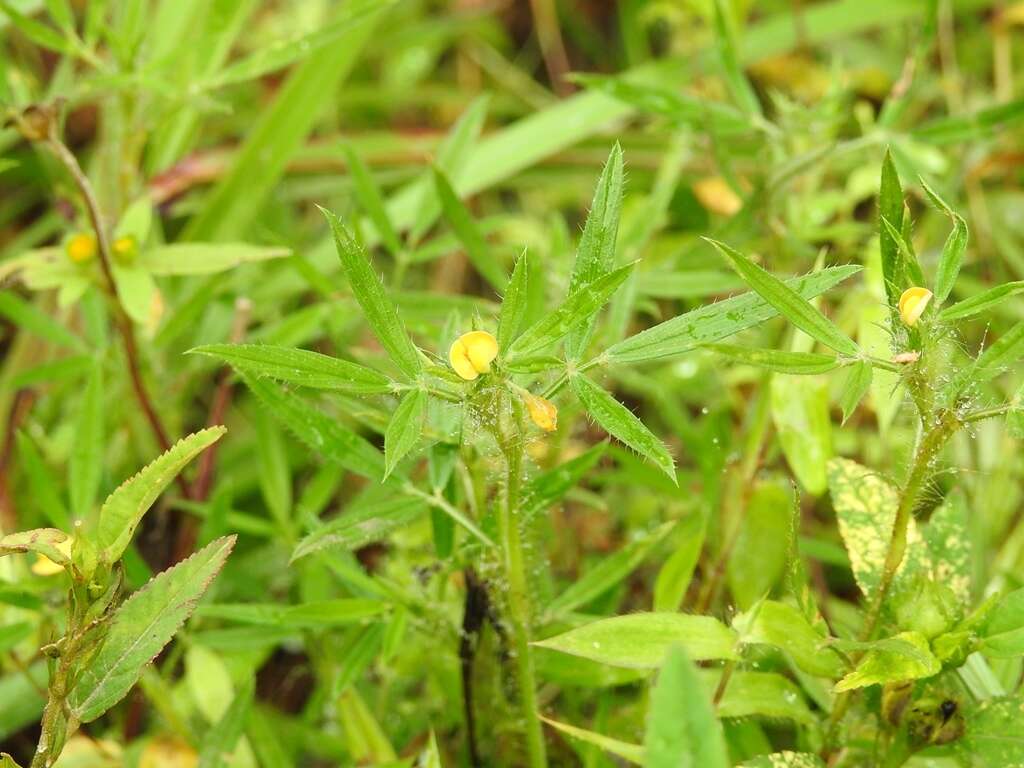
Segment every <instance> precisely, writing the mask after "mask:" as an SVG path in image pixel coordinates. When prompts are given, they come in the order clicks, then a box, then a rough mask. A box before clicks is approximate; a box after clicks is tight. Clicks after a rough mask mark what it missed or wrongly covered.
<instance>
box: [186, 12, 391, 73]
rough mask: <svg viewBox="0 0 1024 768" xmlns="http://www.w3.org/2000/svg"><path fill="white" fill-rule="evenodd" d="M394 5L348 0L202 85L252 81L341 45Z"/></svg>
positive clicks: (259, 49) (226, 68) (227, 68)
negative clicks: (324, 18)
mask: <svg viewBox="0 0 1024 768" xmlns="http://www.w3.org/2000/svg"><path fill="white" fill-rule="evenodd" d="M391 5H394V0H391V1H390V2H382V0H351V2H348V3H346V4H345V6H344V8H343V13H342V15H341V16H340V17H339V18H336V19H333V20H331V21H330V22H328V23H327V24H323V25H318V27H317V28H316V29H315V30H314V31H312V32H310V33H308V34H305V35H298V36H296V37H293V38H291V39H289V40H278V41H275V42H273V43H271V44H270V45H267V46H265V47H263V48H258V49H257V50H256V51H255V52H253V53H251V54H249V55H248V56H245V57H244V58H242V59H241V60H239V61H236V62H234V63H232V64H231V65H229V66H227V67H225V68H224V69H222V70H221V71H220V72H218V73H217V74H216V75H215V76H214V77H213V78H212V79H211V80H209V81H208V82H205V83H202V84H201V87H203V88H207V89H212V88H222V87H224V86H226V85H231V84H233V83H242V82H245V81H247V80H255V79H256V78H258V77H261V76H263V75H265V74H267V73H268V72H274V71H276V70H278V69H283V68H284V67H286V66H288V65H289V64H292V63H293V62H295V61H298V60H300V59H303V58H306V57H307V56H309V55H310V54H312V53H314V52H316V51H319V50H320V49H321V48H324V47H326V46H328V45H340V42H339V41H340V39H341V38H342V37H344V36H345V35H346V34H349V33H351V32H352V30H354V29H355V28H356V27H359V26H360V25H362V24H365V23H366V22H367V21H369V20H370V19H372V18H373V17H374V16H375V15H376V14H378V13H379V12H381V11H384V10H386V9H387V8H388V7H389V6H391Z"/></svg>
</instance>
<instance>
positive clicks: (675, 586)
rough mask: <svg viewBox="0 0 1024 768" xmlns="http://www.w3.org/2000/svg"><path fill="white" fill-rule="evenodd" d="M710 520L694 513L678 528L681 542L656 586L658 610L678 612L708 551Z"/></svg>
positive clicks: (655, 607)
mask: <svg viewBox="0 0 1024 768" xmlns="http://www.w3.org/2000/svg"><path fill="white" fill-rule="evenodd" d="M706 528H707V524H706V516H705V515H704V514H703V513H697V512H694V513H691V514H690V515H688V516H687V517H686V518H685V519H683V520H681V521H680V522H679V524H678V525H677V526H676V531H675V538H676V540H677V541H678V542H679V543H678V545H677V546H676V550H675V552H673V553H672V554H671V555H670V556H669V558H668V559H667V560H666V561H665V564H664V565H662V566H661V570H659V571H658V577H657V579H656V580H655V582H654V610H655V611H659V612H660V611H677V610H679V606H680V604H681V603H682V602H683V598H684V597H686V590H687V589H688V588H689V586H690V581H691V579H692V578H693V571H694V568H696V566H697V560H698V559H700V553H701V550H702V549H703V547H704V536H705V532H706Z"/></svg>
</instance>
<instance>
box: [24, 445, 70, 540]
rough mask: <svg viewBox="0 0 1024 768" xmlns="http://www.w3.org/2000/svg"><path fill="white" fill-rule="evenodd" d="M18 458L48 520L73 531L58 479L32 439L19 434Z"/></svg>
mask: <svg viewBox="0 0 1024 768" xmlns="http://www.w3.org/2000/svg"><path fill="white" fill-rule="evenodd" d="M17 443H18V454H17V455H18V458H19V459H20V460H21V467H22V469H23V470H24V472H25V475H26V477H27V479H28V488H29V492H30V493H31V495H32V498H33V500H34V502H35V504H36V505H37V506H38V507H39V509H40V511H41V512H42V513H43V515H44V516H45V517H46V519H47V520H48V521H49V522H50V523H51V524H52V525H54V526H56V527H57V528H60V529H62V530H65V531H70V530H71V517H70V515H68V510H67V507H66V506H65V505H64V502H63V501H62V500H61V497H60V493H59V491H58V489H59V488H60V485H58V483H57V478H56V477H55V476H54V474H53V472H52V471H51V470H50V468H49V467H48V466H47V465H46V462H45V461H44V460H43V457H42V456H40V455H39V449H38V448H36V445H35V443H34V442H33V440H32V438H30V437H29V436H28V435H26V434H25V433H24V432H20V431H19V432H18V435H17Z"/></svg>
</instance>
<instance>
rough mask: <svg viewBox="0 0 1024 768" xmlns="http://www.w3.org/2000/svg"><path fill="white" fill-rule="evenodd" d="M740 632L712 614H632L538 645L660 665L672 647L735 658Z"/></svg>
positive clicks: (614, 661) (622, 663) (623, 663)
mask: <svg viewBox="0 0 1024 768" xmlns="http://www.w3.org/2000/svg"><path fill="white" fill-rule="evenodd" d="M736 640H737V637H736V633H735V632H733V631H732V630H731V629H729V628H728V627H727V626H725V625H724V624H722V623H721V622H720V621H718V619H715V618H712V617H711V616H691V615H689V614H685V613H631V614H628V615H626V616H613V617H612V618H609V619H599V620H598V621H594V622H591V623H590V624H584V625H583V626H581V627H577V628H575V629H570V630H569V631H568V632H564V633H562V634H560V635H556V636H555V637H549V638H547V639H546V640H538V641H536V642H534V645H537V646H540V647H542V648H550V649H551V650H554V651H560V652H561V653H568V654H570V655H573V656H582V657H583V658H585V659H592V660H593V661H598V662H601V663H602V664H610V665H611V666H614V667H626V668H628V669H656V668H657V667H659V666H660V665H661V663H662V662H663V661H664V659H665V655H666V654H667V653H668V651H669V649H670V648H672V646H674V645H680V646H682V647H683V648H685V649H686V651H687V653H688V654H689V655H690V656H691V657H693V658H694V659H695V660H697V661H703V660H705V659H736V658H737V655H736Z"/></svg>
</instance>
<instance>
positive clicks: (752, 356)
mask: <svg viewBox="0 0 1024 768" xmlns="http://www.w3.org/2000/svg"><path fill="white" fill-rule="evenodd" d="M707 349H710V350H711V351H712V352H716V353H718V354H719V355H722V356H724V357H727V358H729V359H730V360H733V361H734V362H737V363H745V364H747V365H756V366H758V367H760V368H766V369H768V370H769V371H776V372H777V373H790V374H803V375H811V374H817V373H828V372H829V371H833V370H835V369H836V368H838V367H839V360H837V359H836V357H835V355H821V354H818V353H816V352H789V351H786V350H779V349H753V348H751V347H738V346H734V345H732V344H708V345H707Z"/></svg>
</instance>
